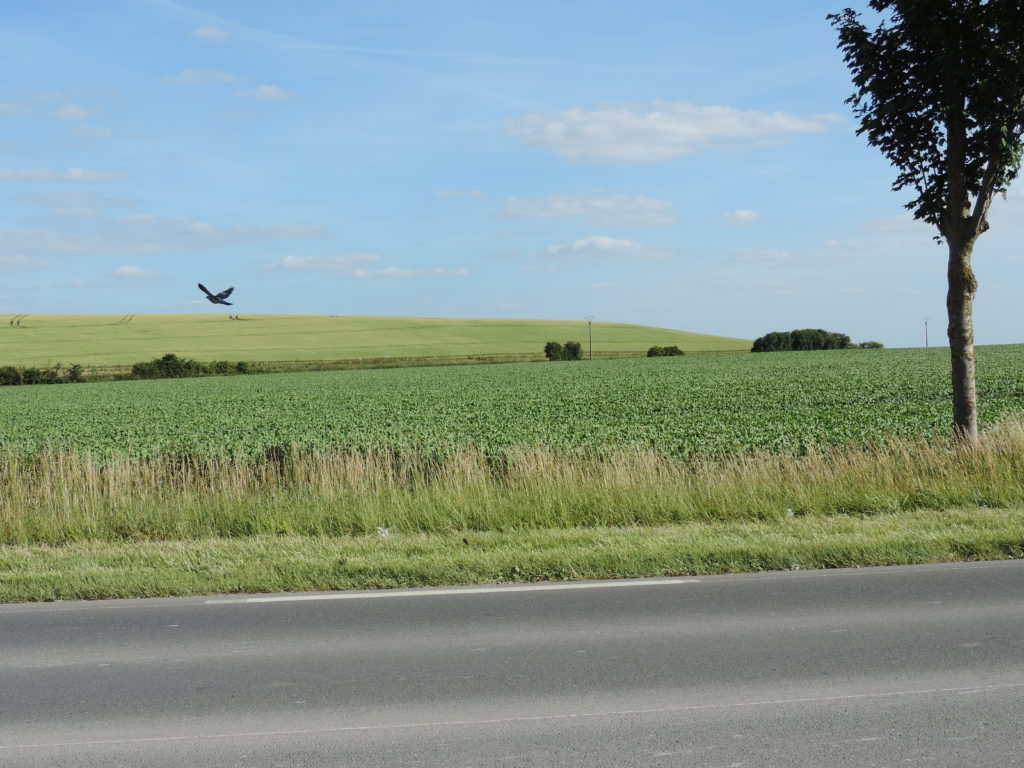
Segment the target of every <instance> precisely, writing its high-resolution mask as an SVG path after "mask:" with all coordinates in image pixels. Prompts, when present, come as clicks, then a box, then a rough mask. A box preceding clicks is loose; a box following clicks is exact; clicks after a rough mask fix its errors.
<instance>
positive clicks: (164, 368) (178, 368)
mask: <svg viewBox="0 0 1024 768" xmlns="http://www.w3.org/2000/svg"><path fill="white" fill-rule="evenodd" d="M206 372H207V370H206V366H205V365H203V364H202V363H197V362H196V361H195V360H182V359H181V358H180V357H178V356H177V355H171V354H168V355H164V356H163V357H161V358H158V359H156V360H151V361H149V362H148V363H136V364H135V365H133V366H132V378H134V379H184V378H188V377H190V376H202V375H203V374H204V373H206Z"/></svg>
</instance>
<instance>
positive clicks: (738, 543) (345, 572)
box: [0, 508, 1024, 602]
mask: <svg viewBox="0 0 1024 768" xmlns="http://www.w3.org/2000/svg"><path fill="white" fill-rule="evenodd" d="M1019 557H1024V509H1020V508H1017V509H965V510H955V511H934V510H927V511H925V510H922V511H918V512H913V513H902V514H879V515H875V516H871V517H860V516H832V517H804V518H792V519H787V520H785V521H742V522H740V521H726V522H713V523H707V522H703V523H702V522H691V523H686V524H682V525H673V526H656V527H630V528H612V527H596V528H573V529H555V530H543V531H528V532H521V531H517V532H465V533H448V534H443V533H430V534H428V533H419V534H409V535H402V534H398V535H393V536H389V537H387V538H381V537H379V536H339V537H324V536H319V537H303V536H256V537H244V538H230V539H224V538H218V539H204V540H199V541H178V542H141V543H127V542H121V543H103V542H85V543H80V544H73V545H68V546H64V547H50V546H30V547H17V546H13V547H2V548H0V600H2V601H4V602H14V601H31V600H70V599H93V598H114V597H155V596H166V595H195V594H224V593H239V592H244V593H248V592H279V591H280V592H287V591H300V590H329V589H378V588H393V587H415V586H429V585H444V584H451V585H453V584H484V583H510V582H533V581H544V580H579V579H608V578H627V577H641V576H671V575H700V574H713V573H736V572H746V571H767V570H791V569H796V568H801V569H808V568H836V567H849V566H873V565H899V564H910V563H932V562H948V561H963V560H993V559H1002V558H1019Z"/></svg>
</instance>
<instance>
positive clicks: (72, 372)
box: [68, 363, 84, 383]
mask: <svg viewBox="0 0 1024 768" xmlns="http://www.w3.org/2000/svg"><path fill="white" fill-rule="evenodd" d="M83 378H84V377H83V376H82V366H80V365H79V364H78V363H75V364H74V365H72V366H71V367H70V368H68V381H70V382H72V383H77V382H79V381H82V380H83Z"/></svg>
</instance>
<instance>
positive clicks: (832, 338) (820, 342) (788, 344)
mask: <svg viewBox="0 0 1024 768" xmlns="http://www.w3.org/2000/svg"><path fill="white" fill-rule="evenodd" d="M883 346H884V345H883V344H882V343H881V342H878V341H864V342H861V343H860V344H854V343H852V342H851V341H850V337H849V336H847V335H846V334H845V333H833V332H832V331H825V330H822V329H821V328H802V329H800V330H795V331H772V332H771V333H766V334H765V335H764V336H761V337H760V338H757V339H754V346H753V347H752V348H751V350H750V351H751V352H793V351H803V350H810V349H881V348H882V347H883Z"/></svg>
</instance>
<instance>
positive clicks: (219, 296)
mask: <svg viewBox="0 0 1024 768" xmlns="http://www.w3.org/2000/svg"><path fill="white" fill-rule="evenodd" d="M199 290H201V291H202V292H203V293H205V294H206V300H207V301H208V302H210V303H211V304H227V305H228V306H229V307H233V306H234V304H232V303H231V302H230V301H224V299H226V298H227V297H228V296H230V295H231V292H232V291H233V290H235V288H234V286H232V287H230V288H228V289H227V290H226V291H221V292H220V293H216V294H214V293H210V292H209V291H208V290H207V289H206V286H205V285H203V284H202V283H199Z"/></svg>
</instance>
